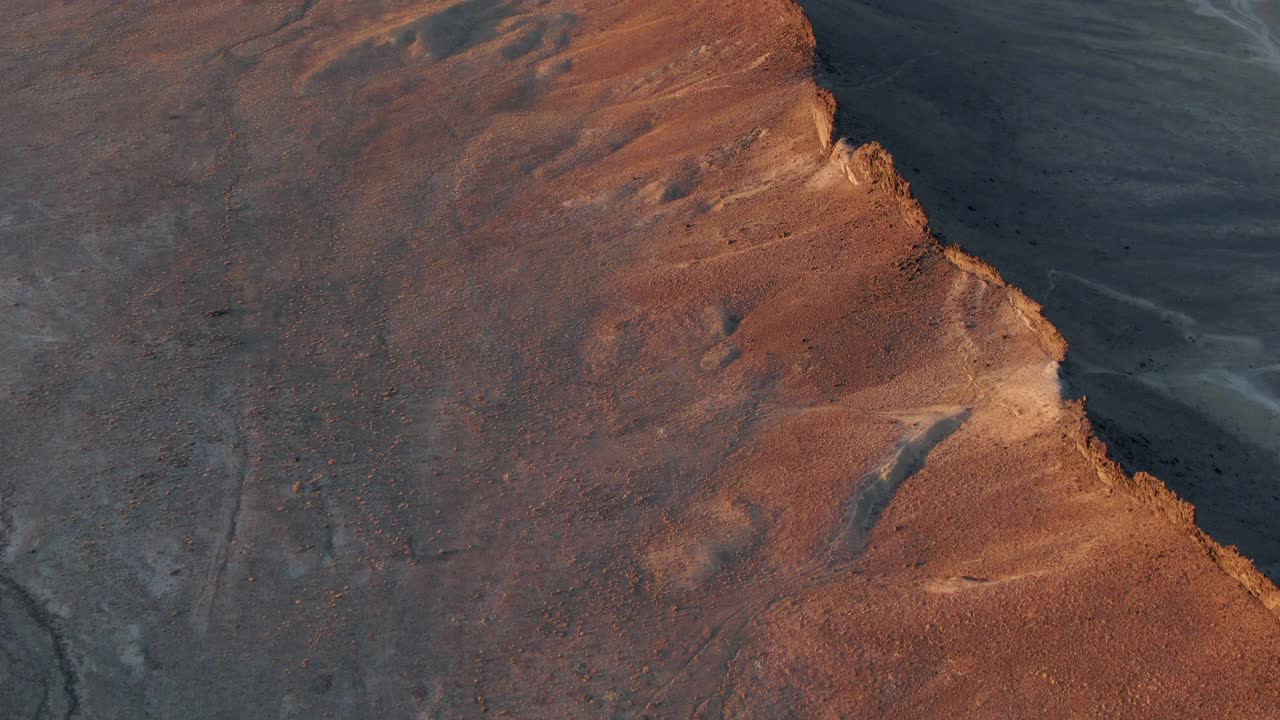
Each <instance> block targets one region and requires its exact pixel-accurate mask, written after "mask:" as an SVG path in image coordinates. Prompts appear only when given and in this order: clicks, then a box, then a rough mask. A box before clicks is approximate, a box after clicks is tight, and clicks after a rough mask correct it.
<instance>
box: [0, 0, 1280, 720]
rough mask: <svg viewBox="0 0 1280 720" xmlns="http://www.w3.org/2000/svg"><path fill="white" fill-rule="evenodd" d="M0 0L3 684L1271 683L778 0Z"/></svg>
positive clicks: (329, 696)
mask: <svg viewBox="0 0 1280 720" xmlns="http://www.w3.org/2000/svg"><path fill="white" fill-rule="evenodd" d="M10 12H11V14H12V16H13V20H12V21H10V22H8V24H7V27H6V28H4V29H3V30H0V33H2V34H0V68H2V69H3V72H0V97H3V98H4V99H5V107H6V108H7V109H6V122H5V123H3V124H0V153H4V155H3V158H2V161H3V163H2V165H0V166H3V167H5V168H7V172H5V173H4V174H3V175H2V176H0V182H2V183H3V184H2V185H0V203H2V204H0V218H2V220H0V233H2V235H0V253H2V255H0V289H2V291H3V306H2V307H0V311H2V314H0V318H2V322H3V325H0V327H3V331H4V333H5V343H4V344H3V346H2V347H0V397H2V398H3V403H2V404H0V413H3V415H2V416H0V428H3V431H2V432H0V458H3V461H4V465H3V473H0V491H2V492H3V505H2V506H0V510H2V512H0V521H2V522H3V525H2V530H0V539H2V543H3V544H2V545H0V560H2V565H0V613H2V614H3V618H4V623H3V626H2V627H3V628H4V631H3V632H0V649H2V650H3V652H2V653H0V709H3V711H4V714H5V715H7V716H13V717H57V718H121V719H123V718H129V719H131V720H132V719H136V718H149V717H154V718H169V717H178V716H180V717H188V718H229V717H244V718H250V717H280V718H317V717H333V718H359V717H369V718H375V717H376V718H437V717H439V718H453V717H480V716H483V715H489V716H496V717H520V718H598V717H617V718H632V717H635V718H639V717H650V718H668V717H671V718H683V717H760V718H779V717H903V718H922V717H955V716H957V715H959V716H963V717H979V718H980V717H992V718H995V717H1026V716H1036V717H1094V716H1097V717H1142V718H1150V717H1179V718H1184V717H1206V718H1224V717H1240V718H1245V717H1248V718H1260V717H1269V716H1274V715H1275V712H1276V711H1275V708H1276V707H1277V706H1278V701H1280V697H1278V694H1280V690H1278V689H1277V687H1276V685H1275V683H1274V678H1275V677H1276V676H1277V673H1278V672H1280V649H1278V648H1280V627H1278V626H1277V623H1276V618H1275V616H1274V614H1273V613H1272V611H1271V610H1268V608H1267V606H1268V605H1272V606H1274V605H1275V604H1276V597H1275V595H1274V594H1273V589H1272V588H1270V587H1269V586H1268V585H1267V584H1266V583H1265V582H1263V581H1261V580H1260V579H1259V578H1258V577H1257V576H1256V575H1253V574H1250V572H1249V567H1248V564H1247V562H1244V561H1242V560H1241V559H1239V558H1238V557H1237V556H1234V555H1232V554H1231V553H1230V552H1228V551H1226V550H1224V549H1222V548H1220V547H1218V546H1216V545H1214V544H1212V542H1211V541H1209V540H1207V539H1206V538H1205V537H1203V536H1202V535H1197V534H1196V531H1195V528H1194V526H1192V525H1190V524H1189V522H1190V517H1189V513H1188V509H1187V508H1186V507H1185V506H1180V505H1178V504H1177V503H1176V502H1174V501H1173V500H1172V499H1171V498H1170V497H1168V496H1167V495H1162V494H1161V486H1159V485H1158V484H1156V483H1155V481H1154V480H1152V479H1151V478H1149V477H1145V476H1140V477H1138V478H1130V477H1128V476H1125V475H1123V474H1121V473H1119V472H1118V470H1117V469H1116V468H1115V467H1114V466H1112V465H1109V464H1108V463H1107V462H1106V461H1105V459H1104V458H1102V456H1101V455H1100V450H1099V446H1098V445H1097V443H1096V441H1093V440H1092V435H1091V433H1090V431H1089V429H1088V426H1087V423H1086V422H1085V420H1084V416H1083V413H1082V411H1081V410H1080V408H1079V407H1078V406H1074V405H1071V404H1067V403H1064V402H1063V400H1062V399H1061V389H1060V387H1059V383H1058V361H1059V360H1060V359H1061V357H1062V351H1063V347H1062V345H1061V340H1060V338H1058V337H1057V336H1056V334H1055V333H1054V332H1053V330H1052V328H1051V327H1050V326H1048V325H1047V324H1046V323H1044V322H1043V320H1042V319H1041V318H1040V316H1039V315H1038V309H1037V307H1036V306H1035V305H1034V303H1032V302H1030V301H1028V300H1027V299H1026V298H1025V297H1023V296H1022V295H1021V294H1020V293H1019V292H1018V291H1017V290H1016V289H1014V288H1011V287H1008V286H1006V285H1005V284H1004V283H1003V281H1002V280H1001V279H1000V278H999V277H998V276H997V275H996V274H994V272H993V271H992V270H991V268H989V267H988V266H985V265H983V264H982V263H980V262H977V261H975V260H973V259H971V258H968V257H966V256H962V255H959V254H956V253H954V252H951V253H948V252H944V251H943V250H942V249H941V248H940V247H939V246H938V245H937V244H936V243H935V242H934V241H933V240H932V238H931V237H929V235H928V234H927V233H926V231H925V229H924V216H923V213H922V211H921V209H920V208H919V206H918V205H916V204H915V202H914V200H912V198H911V197H910V195H909V194H908V193H907V188H906V186H905V183H904V182H903V181H902V180H901V178H900V177H899V176H898V175H897V174H896V172H895V171H894V169H893V166H892V162H891V161H890V159H889V158H888V156H887V154H886V153H884V151H883V150H882V149H879V148H878V147H863V148H858V149H854V148H852V147H851V146H849V145H848V144H846V143H840V142H836V143H833V142H832V138H831V137H830V131H831V127H832V120H833V116H832V105H831V103H830V100H829V98H828V96H825V95H823V94H821V93H819V92H818V91H817V89H816V87H815V85H814V83H813V76H814V75H813V67H812V57H813V40H812V35H811V34H810V31H809V29H808V25H807V23H806V21H805V19H804V17H803V16H802V15H801V14H800V12H799V10H798V8H797V7H795V6H793V5H791V4H790V3H788V2H784V1H783V0H765V1H764V2H758V3H751V4H746V3H727V2H692V3H690V2H683V3H678V4H677V3H668V2H665V1H664V2H648V3H606V2H598V3H597V2H580V1H566V0H550V1H549V2H532V1H530V2H515V1H510V2H508V1H505V0H463V1H462V2H373V1H368V2H350V3H341V4H340V3H331V2H327V1H326V0H319V1H318V2H303V3H264V4H253V5H250V4H244V5H234V6H228V5H226V4H224V3H197V2H183V3H167V4H163V5H159V6H155V7H147V8H145V9H144V8H141V7H137V8H131V7H128V6H121V5H118V4H108V3H105V2H101V3H96V4H95V3H91V2H86V3H81V4H77V5H75V6H70V5H67V6H62V5H47V4H45V3H35V2H29V3H18V4H16V5H15V6H14V7H12V8H11V10H10Z"/></svg>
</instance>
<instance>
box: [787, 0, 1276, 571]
mask: <svg viewBox="0 0 1280 720" xmlns="http://www.w3.org/2000/svg"><path fill="white" fill-rule="evenodd" d="M800 4H801V5H802V6H804V8H805V10H806V12H807V13H808V14H809V16H810V17H811V19H812V21H813V23H814V26H815V30H816V33H817V37H818V54H819V56H820V61H819V76H820V78H821V82H823V83H824V84H825V85H827V86H829V87H830V88H831V89H832V91H833V92H835V94H836V95H837V97H838V98H839V99H840V100H841V107H842V108H843V110H842V117H841V123H840V124H841V128H842V129H843V130H844V131H845V132H846V133H847V134H849V135H850V137H851V138H854V139H861V140H872V139H874V140H877V141H879V142H882V143H884V144H885V145H886V146H888V147H889V148H890V149H891V150H892V151H893V152H894V154H895V155H896V156H897V157H898V159H899V161H900V164H901V166H902V171H903V173H904V174H905V175H906V177H907V178H908V179H910V180H911V181H912V184H913V187H914V189H915V191H916V193H917V194H918V196H919V197H920V199H921V201H922V202H923V203H924V205H925V206H926V207H927V208H928V209H929V218H930V221H931V223H932V226H933V228H934V230H935V231H936V232H937V233H938V234H939V235H940V236H941V237H942V238H943V239H944V240H945V241H946V242H950V243H957V244H960V245H962V246H964V247H965V248H967V249H969V250H971V251H972V252H974V253H976V254H978V255H979V256H981V257H983V258H984V259H987V260H990V261H991V262H992V263H994V264H995V265H996V266H997V267H999V268H1000V269H1001V271H1002V272H1003V273H1004V275H1005V276H1006V277H1008V278H1009V279H1010V280H1011V281H1012V282H1014V283H1016V284H1017V285H1018V286H1019V287H1021V288H1023V289H1025V290H1026V292H1027V293H1028V294H1030V295H1031V296H1032V297H1033V298H1035V299H1036V300H1037V301H1039V302H1041V303H1042V304H1044V305H1045V309H1046V313H1047V315H1048V317H1049V319H1050V320H1051V321H1052V322H1053V323H1054V324H1055V325H1056V326H1058V327H1059V328H1060V329H1061V330H1062V333H1063V334H1064V335H1065V336H1066V338H1067V340H1068V341H1069V342H1070V346H1071V352H1070V353H1069V354H1068V362H1067V364H1066V366H1065V368H1064V377H1065V379H1066V381H1067V383H1068V386H1069V392H1070V393H1071V394H1072V395H1074V396H1081V395H1082V396H1087V397H1088V399H1089V402H1088V407H1089V412H1090V417H1091V418H1092V419H1093V421H1094V423H1095V424H1096V425H1097V426H1098V429H1099V431H1100V432H1101V434H1103V435H1104V436H1105V437H1106V438H1107V440H1108V442H1109V443H1110V444H1111V446H1112V447H1113V449H1114V450H1115V451H1116V455H1117V457H1118V458H1119V459H1121V461H1122V462H1124V464H1125V465H1126V467H1128V468H1129V469H1130V470H1146V471H1148V472H1152V473H1154V474H1156V475H1158V476H1160V477H1161V478H1162V479H1164V480H1165V481H1166V482H1168V483H1169V484H1170V486H1171V487H1173V488H1175V489H1176V490H1177V491H1178V492H1179V493H1180V494H1182V495H1183V496H1184V497H1186V498H1188V499H1189V500H1191V501H1193V502H1194V503H1195V504H1196V506H1197V508H1199V511H1200V520H1201V523H1202V524H1203V525H1204V526H1205V527H1206V528H1208V529H1210V531H1211V532H1212V533H1213V534H1214V535H1215V536H1216V537H1220V538H1222V539H1224V540H1225V541H1227V542H1230V543H1232V544H1236V545H1239V546H1240V547H1241V548H1242V549H1243V550H1244V551H1245V553H1246V554H1248V555H1249V556H1250V557H1252V558H1254V559H1255V560H1256V561H1257V562H1258V563H1259V565H1260V566H1261V567H1262V568H1263V569H1264V570H1265V571H1266V572H1267V573H1268V574H1270V575H1272V577H1276V576H1277V573H1280V543H1277V542H1276V538H1278V537H1280V487H1278V486H1277V478H1280V365H1278V364H1277V362H1276V358H1277V353H1278V352H1280V324H1277V323H1276V318H1277V317H1280V123H1277V122H1276V120H1275V118H1276V117H1277V115H1280V3H1276V2H1275V1H1274V0H1193V1H1188V0H1160V1H1158V2H1151V1H1148V0H1138V1H1133V0H1119V1H1117V2H1106V3H1086V2H1073V1H1064V0H1036V1H1035V2H1021V3H1012V2H1006V1H1003V0H980V1H978V2H968V3H962V4H960V3H954V2H942V1H940V0H907V1H905V2H903V1H889V0H865V1H864V0H858V1H856V2H854V1H851V0H803V1H802V2H801V3H800Z"/></svg>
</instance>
